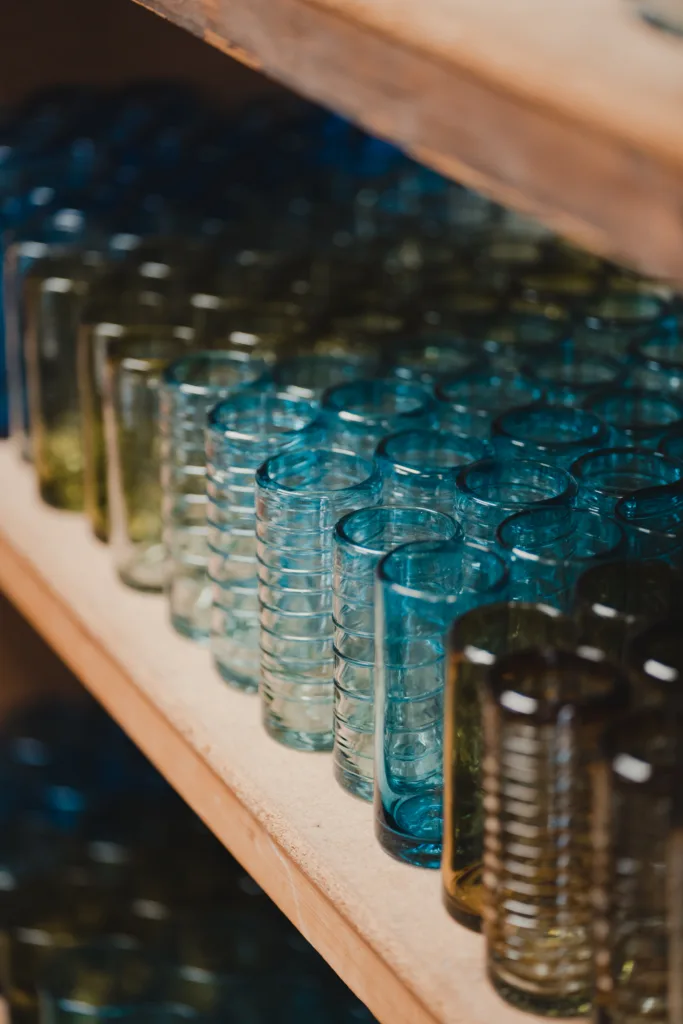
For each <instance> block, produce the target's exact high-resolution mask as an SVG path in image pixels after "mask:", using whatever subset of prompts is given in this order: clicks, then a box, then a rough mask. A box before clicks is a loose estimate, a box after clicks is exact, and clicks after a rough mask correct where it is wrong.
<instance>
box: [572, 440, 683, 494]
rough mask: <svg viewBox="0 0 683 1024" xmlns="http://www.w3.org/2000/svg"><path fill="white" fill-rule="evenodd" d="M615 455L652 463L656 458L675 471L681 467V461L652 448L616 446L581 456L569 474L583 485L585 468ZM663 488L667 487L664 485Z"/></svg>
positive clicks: (573, 464)
mask: <svg viewBox="0 0 683 1024" xmlns="http://www.w3.org/2000/svg"><path fill="white" fill-rule="evenodd" d="M615 455H619V456H621V457H623V458H624V459H625V460H629V459H632V458H634V457H637V458H638V459H639V460H643V459H645V460H647V461H651V460H652V459H653V458H654V459H656V460H659V462H660V463H661V462H662V461H663V462H665V463H669V464H671V465H672V466H673V468H674V469H677V468H679V467H680V466H681V460H680V459H676V458H672V457H671V456H669V455H664V454H663V453H662V452H658V451H652V449H651V448H640V447H638V446H637V445H615V446H614V447H612V448H595V449H594V450H593V451H590V452H586V453H585V454H584V455H580V456H579V458H578V459H576V460H575V461H574V462H572V464H571V466H570V467H569V472H570V473H571V475H572V476H573V477H575V478H576V480H577V481H578V482H579V483H581V482H582V481H584V480H585V479H586V478H585V477H584V475H583V473H584V467H585V466H586V465H590V463H591V462H593V461H594V460H596V459H598V458H605V457H607V456H615ZM679 479H680V478H679ZM649 486H653V487H656V486H658V485H657V484H651V485H649ZM662 486H665V485H664V484H662Z"/></svg>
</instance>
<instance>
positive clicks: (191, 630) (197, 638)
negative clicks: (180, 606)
mask: <svg viewBox="0 0 683 1024" xmlns="http://www.w3.org/2000/svg"><path fill="white" fill-rule="evenodd" d="M171 625H172V626H173V628H174V629H175V631H176V633H180V635H181V636H184V637H186V638H187V639H188V640H194V642H195V643H198V644H201V645H202V647H208V646H209V640H210V636H209V633H208V631H207V630H203V629H200V628H199V627H198V626H197V625H196V623H194V622H193V621H192V619H187V618H185V616H184V615H171Z"/></svg>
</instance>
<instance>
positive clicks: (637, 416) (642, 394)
mask: <svg viewBox="0 0 683 1024" xmlns="http://www.w3.org/2000/svg"><path fill="white" fill-rule="evenodd" d="M586 408H587V409H589V410H590V411H591V412H593V413H595V415H596V416H599V417H600V419H601V420H603V421H604V422H605V424H606V425H607V427H608V428H609V431H610V444H611V445H612V446H613V447H615V448H618V447H619V446H620V445H631V446H633V447H638V448H656V447H657V445H658V444H659V443H660V441H661V440H662V438H663V437H664V436H665V435H666V433H667V432H668V431H669V430H670V429H671V428H672V427H677V426H683V402H681V401H679V400H678V399H677V398H675V397H674V396H673V395H670V394H666V393H663V392H662V391H660V392H659V393H658V392H655V391H650V390H648V389H647V388H633V387H631V388H615V389H614V390H612V391H603V392H602V393H601V394H598V395H595V396H593V397H592V398H590V399H589V400H588V402H587V403H586Z"/></svg>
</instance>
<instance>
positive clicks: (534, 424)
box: [492, 403, 608, 469]
mask: <svg viewBox="0 0 683 1024" xmlns="http://www.w3.org/2000/svg"><path fill="white" fill-rule="evenodd" d="M492 435H493V448H494V451H495V452H496V455H497V456H498V457H499V458H501V459H537V460H538V461H539V462H549V463H552V464H553V465H554V466H562V467H563V468H564V469H569V468H570V466H571V465H572V463H573V462H575V461H576V459H578V458H579V456H581V455H584V454H585V453H586V452H588V451H592V450H593V449H595V448H604V447H605V445H606V444H607V439H608V434H607V428H606V426H605V425H604V423H603V422H602V420H600V419H599V418H598V417H597V416H595V415H594V414H593V413H590V412H587V411H586V410H584V409H570V408H567V407H566V406H562V405H541V404H540V403H539V404H538V405H526V406H523V407H522V408H521V409H508V411H507V412H504V413H502V414H501V415H500V416H498V418H497V419H496V420H494V422H493V426H492Z"/></svg>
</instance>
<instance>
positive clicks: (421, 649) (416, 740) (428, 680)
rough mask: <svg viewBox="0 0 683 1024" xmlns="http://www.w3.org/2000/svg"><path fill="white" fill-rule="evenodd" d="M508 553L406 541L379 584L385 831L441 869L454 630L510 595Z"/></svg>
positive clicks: (386, 841)
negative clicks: (449, 649)
mask: <svg viewBox="0 0 683 1024" xmlns="http://www.w3.org/2000/svg"><path fill="white" fill-rule="evenodd" d="M506 586H507V570H506V568H505V563H504V562H503V560H502V559H501V558H499V557H498V555H496V554H494V553H493V552H491V551H488V550H487V549H486V548H485V547H483V546H482V545H479V544H473V543H466V542H464V541H462V540H454V541H444V542H441V543H433V542H429V541H427V542H424V541H418V542H415V543H412V544H404V545H402V546H401V547H399V548H396V549H395V550H394V551H392V552H390V553H389V554H388V555H386V556H385V557H384V558H383V559H382V561H381V562H380V563H379V568H378V572H377V582H376V595H375V601H376V665H375V833H376V835H377V837H378V839H379V841H380V843H381V845H382V847H383V849H384V850H386V851H387V853H390V854H391V855H392V856H393V857H395V858H397V859H398V860H402V861H404V862H406V863H408V864H414V865H416V866H418V867H425V868H438V867H439V864H440V861H441V850H442V836H443V806H442V804H443V799H442V793H443V700H444V685H445V673H446V634H447V632H448V629H449V628H450V626H451V624H452V623H453V621H454V619H456V618H457V617H458V616H460V615H463V614H464V613H465V612H467V611H468V610H469V609H471V608H476V607H478V606H479V605H482V604H486V603H488V602H492V601H499V600H501V599H504V598H505V590H506Z"/></svg>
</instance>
